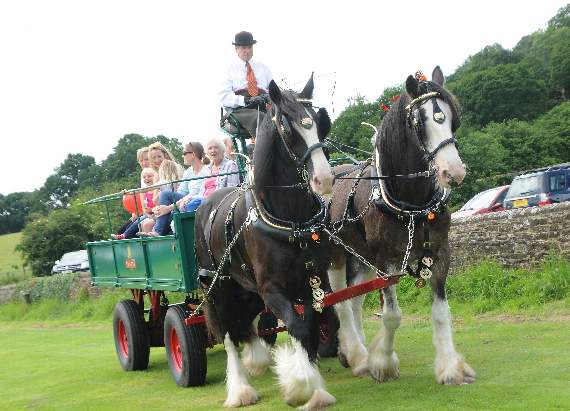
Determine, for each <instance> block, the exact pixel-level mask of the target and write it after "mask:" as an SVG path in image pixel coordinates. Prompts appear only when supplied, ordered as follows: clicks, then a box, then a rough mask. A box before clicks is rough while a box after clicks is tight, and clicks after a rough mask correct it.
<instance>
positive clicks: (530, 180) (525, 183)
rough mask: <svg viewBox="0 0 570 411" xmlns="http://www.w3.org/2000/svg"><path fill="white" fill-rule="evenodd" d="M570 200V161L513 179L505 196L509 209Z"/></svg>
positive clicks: (532, 171) (506, 206)
mask: <svg viewBox="0 0 570 411" xmlns="http://www.w3.org/2000/svg"><path fill="white" fill-rule="evenodd" d="M563 201H570V163H564V164H557V165H554V166H549V167H544V168H539V169H536V170H530V171H527V172H525V173H524V174H521V175H520V176H518V177H515V178H514V179H513V182H512V183H511V187H510V188H509V191H508V192H507V195H506V196H505V208H506V209H507V210H509V209H512V208H519V207H534V206H544V205H549V204H554V203H561V202H563Z"/></svg>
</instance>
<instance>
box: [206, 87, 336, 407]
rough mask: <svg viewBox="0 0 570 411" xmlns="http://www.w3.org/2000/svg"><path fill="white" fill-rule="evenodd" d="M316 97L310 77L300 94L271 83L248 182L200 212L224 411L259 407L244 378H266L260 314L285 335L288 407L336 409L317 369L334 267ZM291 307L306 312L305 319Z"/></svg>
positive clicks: (278, 354) (324, 118) (321, 113)
mask: <svg viewBox="0 0 570 411" xmlns="http://www.w3.org/2000/svg"><path fill="white" fill-rule="evenodd" d="M312 93H313V78H312V76H311V78H310V80H309V81H308V83H307V84H306V86H305V87H304V89H303V91H302V92H301V93H299V94H296V93H294V92H292V91H288V90H283V91H282V90H280V89H279V87H278V86H277V85H276V84H275V83H274V82H273V81H272V82H271V83H270V85H269V96H270V99H271V104H272V107H271V109H270V112H268V113H267V115H266V116H265V118H264V120H263V121H262V123H261V124H260V129H259V132H258V135H257V141H256V147H255V151H254V157H253V164H252V169H251V170H250V173H249V183H248V184H246V185H244V186H242V187H240V188H237V189H236V188H227V189H221V190H218V191H216V192H214V193H213V194H212V195H211V196H210V197H209V198H208V199H207V200H206V201H204V202H203V203H202V205H201V206H200V208H199V209H198V211H197V212H196V220H195V244H196V256H197V258H198V263H199V266H200V267H202V268H203V269H206V270H209V271H210V273H211V272H212V271H216V270H217V271H216V272H219V273H221V275H220V276H215V277H214V278H213V279H212V278H211V277H210V278H209V279H205V277H204V276H202V281H203V282H205V283H206V284H205V288H207V289H208V291H207V292H208V293H209V294H208V297H207V301H205V315H206V321H207V324H208V327H209V329H210V331H211V332H212V333H213V334H214V335H215V336H216V338H217V340H218V341H223V342H224V346H225V350H226V353H227V369H226V387H227V393H228V394H227V399H226V401H225V403H224V405H225V406H226V407H239V406H246V405H249V404H253V403H255V402H257V400H258V394H257V392H256V391H255V390H254V388H253V387H251V385H250V384H249V382H248V377H247V374H248V372H249V373H250V374H252V375H259V374H261V373H263V372H264V371H265V369H266V368H267V366H268V365H269V362H270V357H269V350H268V347H267V346H266V345H265V343H264V342H262V341H261V340H260V338H259V336H258V335H257V333H256V332H255V331H254V330H256V329H257V327H256V326H255V325H256V322H255V320H256V318H257V316H258V315H259V314H260V313H261V312H262V311H263V310H264V309H265V308H266V307H267V308H268V309H270V310H271V311H272V312H273V313H274V314H275V315H276V316H277V317H278V318H280V319H281V320H282V321H283V323H284V324H285V326H286V327H287V330H288V332H289V335H290V337H291V342H290V343H288V344H285V345H284V346H281V347H278V348H276V349H275V352H274V360H275V372H276V374H277V376H278V382H279V385H280V386H281V389H282V392H283V395H284V398H285V400H286V402H287V403H288V404H290V405H294V406H301V407H302V409H307V410H312V409H320V408H324V407H326V406H328V405H330V404H332V403H334V402H335V398H334V397H333V396H332V395H331V394H329V393H328V392H327V391H326V390H325V386H324V381H323V378H322V376H321V375H320V373H319V370H318V368H317V365H316V358H317V348H318V343H319V328H318V327H319V326H318V320H319V313H318V310H319V309H320V308H322V305H321V303H322V293H323V291H322V290H323V289H324V288H325V287H326V285H327V284H328V279H327V268H328V264H329V259H330V246H329V244H328V241H322V242H321V241H318V240H320V228H321V227H323V226H324V222H325V220H326V218H327V216H328V214H327V209H326V205H325V202H324V200H323V199H322V198H321V197H320V196H319V195H321V194H328V193H330V191H331V189H332V182H333V175H332V170H331V167H330V166H329V163H328V161H327V158H326V156H325V152H324V151H323V147H324V143H323V142H322V141H323V140H324V138H325V136H326V135H327V133H328V132H329V130H330V126H331V124H330V118H329V116H328V114H327V112H326V110H325V109H323V108H321V109H319V110H318V112H315V111H314V110H313V108H312V105H311V103H310V99H311V98H312ZM252 176H253V179H252V178H251V177H252ZM315 193H316V194H315ZM317 194H318V195H317ZM236 238H237V240H236ZM232 240H234V241H232ZM232 242H234V243H235V245H234V244H232ZM232 245H234V246H233V247H231V246H232ZM226 250H228V251H226ZM229 250H231V252H229ZM228 252H229V258H228V259H227V260H224V253H226V254H227V253H228ZM202 272H203V271H202ZM210 275H211V274H210ZM320 283H322V284H323V285H319V284H320ZM315 290H316V291H315ZM315 293H316V297H315V296H314V295H315ZM297 303H300V304H303V306H304V315H303V317H301V316H300V315H299V314H298V313H297V311H296V310H295V307H294V305H295V304H297ZM314 307H315V308H314ZM239 343H244V348H243V351H242V353H241V359H240V357H239V355H238V345H239Z"/></svg>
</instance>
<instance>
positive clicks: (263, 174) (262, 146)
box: [253, 90, 306, 191]
mask: <svg viewBox="0 0 570 411" xmlns="http://www.w3.org/2000/svg"><path fill="white" fill-rule="evenodd" d="M296 96H297V94H296V93H295V92H294V91H292V90H283V91H282V92H281V98H282V100H281V104H280V105H281V108H280V109H279V111H280V112H281V113H277V115H278V116H279V115H281V114H282V113H283V112H285V113H287V116H288V117H289V118H290V119H291V120H292V121H295V122H297V123H298V122H300V121H301V118H303V117H305V116H306V114H305V112H304V111H301V110H300V106H299V104H298V103H297V102H296ZM275 144H277V146H275ZM281 157H283V158H286V159H287V161H283V162H280V163H279V164H277V166H278V167H279V168H280V169H281V170H282V171H283V172H279V173H275V170H274V169H273V168H274V167H275V165H276V164H275V160H276V159H277V158H281ZM253 166H254V177H255V190H256V191H259V190H261V189H262V188H263V186H266V185H275V184H276V180H279V179H280V178H281V177H285V176H286V174H287V170H288V169H291V170H292V171H295V176H296V175H297V174H296V170H295V167H294V165H293V163H291V161H290V159H289V155H288V154H287V152H286V151H285V148H284V146H283V143H282V142H281V137H280V136H279V133H278V131H277V126H276V125H275V123H274V121H273V120H272V118H271V112H268V113H267V114H266V115H265V118H264V120H263V122H262V123H261V125H260V127H259V132H258V136H257V141H256V144H255V151H254V153H253ZM276 174H277V175H276ZM291 183H292V182H289V184H291Z"/></svg>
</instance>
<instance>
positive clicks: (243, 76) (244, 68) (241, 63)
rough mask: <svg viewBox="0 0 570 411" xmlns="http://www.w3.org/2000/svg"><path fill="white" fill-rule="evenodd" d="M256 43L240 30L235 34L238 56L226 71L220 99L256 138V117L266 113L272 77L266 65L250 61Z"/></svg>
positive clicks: (251, 37) (261, 116)
mask: <svg viewBox="0 0 570 411" xmlns="http://www.w3.org/2000/svg"><path fill="white" fill-rule="evenodd" d="M255 43H257V41H256V40H254V39H253V35H252V34H251V33H249V32H247V31H240V32H239V33H237V34H236V35H235V41H234V42H233V43H232V44H233V45H234V46H235V50H236V54H237V58H236V59H235V60H234V62H233V63H232V64H231V65H230V67H229V69H228V70H227V73H226V78H225V80H224V83H223V88H222V91H221V92H220V98H221V102H222V106H224V107H225V108H226V110H227V111H228V112H231V113H232V115H233V116H234V117H235V118H237V120H238V121H239V122H240V124H241V125H242V127H243V128H245V129H246V130H247V131H248V132H249V134H251V136H252V138H255V134H256V129H257V120H258V119H259V121H260V122H261V121H262V120H263V117H264V116H265V109H266V107H265V105H266V103H267V102H268V101H269V96H268V94H267V89H268V87H269V83H270V82H271V80H272V79H273V75H272V74H271V71H270V70H269V68H268V67H267V66H266V65H265V64H263V63H260V62H258V61H255V60H252V57H253V45H254V44H255Z"/></svg>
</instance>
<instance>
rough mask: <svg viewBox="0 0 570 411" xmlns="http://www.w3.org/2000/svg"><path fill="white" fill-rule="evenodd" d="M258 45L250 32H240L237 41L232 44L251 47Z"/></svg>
mask: <svg viewBox="0 0 570 411" xmlns="http://www.w3.org/2000/svg"><path fill="white" fill-rule="evenodd" d="M255 43H257V40H254V39H253V35H252V34H251V33H250V32H249V31H240V32H239V33H237V34H236V39H235V41H234V42H233V43H232V44H233V45H234V46H251V45H254V44H255Z"/></svg>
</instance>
